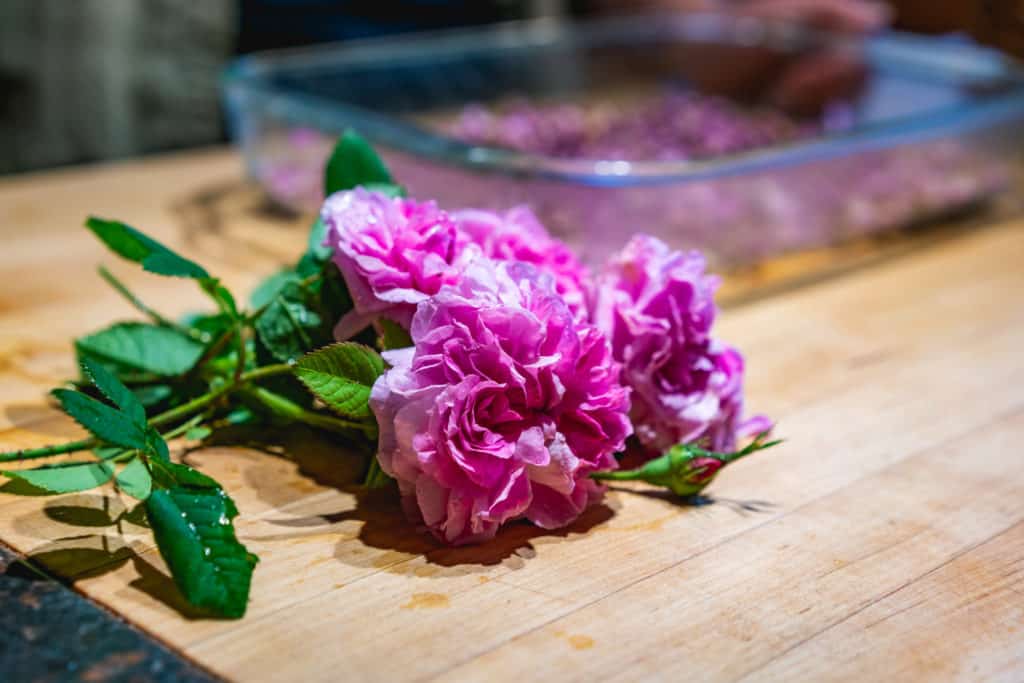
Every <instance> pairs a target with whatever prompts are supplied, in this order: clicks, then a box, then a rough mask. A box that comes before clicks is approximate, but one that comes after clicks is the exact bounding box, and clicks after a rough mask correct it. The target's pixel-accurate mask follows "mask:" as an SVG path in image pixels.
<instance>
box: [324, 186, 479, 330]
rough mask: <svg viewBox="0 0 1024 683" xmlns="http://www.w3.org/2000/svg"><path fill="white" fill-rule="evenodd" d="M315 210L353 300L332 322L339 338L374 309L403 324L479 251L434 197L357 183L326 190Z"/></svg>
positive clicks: (373, 316)
mask: <svg viewBox="0 0 1024 683" xmlns="http://www.w3.org/2000/svg"><path fill="white" fill-rule="evenodd" d="M320 215H321V217H322V218H323V220H324V222H325V223H326V224H327V239H326V242H325V244H326V246H329V247H332V248H333V249H334V262H335V263H336V264H337V266H338V268H339V270H340V271H341V274H342V276H344V278H345V283H346V285H348V290H349V292H350V293H351V295H352V302H353V304H354V307H355V308H354V310H353V311H351V312H350V313H348V314H346V315H345V316H344V317H343V318H342V319H341V321H339V323H338V325H337V327H335V330H334V335H335V337H337V338H338V339H348V338H349V337H351V336H352V335H353V334H355V333H357V332H359V330H361V329H362V328H364V327H365V326H366V325H367V324H369V323H370V322H372V321H373V320H374V319H376V318H377V317H381V316H383V317H385V318H390V319H391V320H394V321H395V322H397V323H398V324H400V325H402V326H403V327H406V328H408V327H409V325H410V323H411V320H412V315H413V313H414V312H415V310H416V304H418V303H419V302H421V301H423V300H425V299H427V298H428V297H430V296H431V295H432V294H435V293H436V292H437V291H438V290H439V289H441V287H442V286H444V285H446V284H451V283H454V282H456V281H457V280H458V279H459V274H460V273H461V272H462V269H463V268H464V267H465V264H466V263H468V262H470V261H471V260H473V259H474V258H476V257H477V256H478V255H479V253H480V252H479V249H478V248H477V247H476V246H475V245H470V244H468V242H467V240H465V239H464V238H462V236H461V233H460V232H459V230H458V228H457V227H456V225H455V222H454V221H453V220H452V219H451V217H450V216H449V215H448V214H447V213H445V212H444V211H441V210H440V209H438V208H437V205H436V204H434V202H422V203H421V202H416V201H414V200H412V199H404V198H400V197H396V198H389V197H386V196H384V195H382V194H378V193H375V192H369V191H367V190H364V189H362V188H356V189H355V190H351V191H345V192H337V193H335V194H333V195H331V196H330V197H328V198H327V200H326V201H325V202H324V205H323V208H322V209H321V211H320Z"/></svg>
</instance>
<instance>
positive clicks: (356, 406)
mask: <svg viewBox="0 0 1024 683" xmlns="http://www.w3.org/2000/svg"><path fill="white" fill-rule="evenodd" d="M293 372H294V373H295V376H296V377H298V378H299V380H300V381H301V382H302V383H303V384H305V385H306V387H307V388H308V389H309V390H310V391H311V392H313V394H314V395H315V396H316V397H317V398H319V399H320V400H321V401H323V402H324V404H325V405H327V407H328V408H330V409H331V410H334V411H335V412H337V413H339V414H340V415H343V416H345V417H350V418H354V419H363V418H367V417H370V415H371V414H372V413H371V412H370V407H369V405H368V403H369V400H370V390H371V389H372V388H373V383H374V382H376V381H377V378H378V377H380V376H381V374H383V372H384V360H383V359H382V358H381V357H380V354H378V353H377V352H376V351H374V350H373V349H371V348H369V347H368V346H363V345H362V344H356V343H355V342H341V343H339V344H332V345H330V346H327V347H325V348H322V349H320V350H319V351H314V352H313V353H308V354H306V355H305V356H303V357H302V358H300V359H299V360H298V363H296V365H295V368H294V370H293Z"/></svg>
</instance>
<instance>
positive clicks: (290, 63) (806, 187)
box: [225, 14, 1024, 267]
mask: <svg viewBox="0 0 1024 683" xmlns="http://www.w3.org/2000/svg"><path fill="white" fill-rule="evenodd" d="M813 60H826V61H827V62H828V63H835V62H836V61H837V60H841V62H842V63H843V64H844V65H846V67H847V68H849V67H850V66H851V65H852V66H853V67H855V70H856V74H857V75H856V79H855V80H856V84H855V85H854V86H852V87H848V88H847V89H846V90H844V91H842V92H838V91H837V92H836V93H831V94H830V93H828V92H827V89H826V92H825V95H824V96H823V99H822V101H821V102H820V103H817V104H818V105H820V107H819V109H818V111H816V112H815V113H814V114H813V116H812V118H811V119H803V120H804V121H806V120H812V121H813V123H814V125H813V126H811V127H810V132H807V133H804V134H801V135H800V136H798V137H797V138H796V139H791V140H788V141H784V142H774V143H771V144H766V145H762V146H758V147H755V148H751V149H742V150H738V151H729V152H726V153H723V154H721V155H717V156H713V157H710V158H708V157H700V158H683V159H680V158H675V159H645V158H639V159H636V158H629V159H623V158H621V156H619V157H612V158H572V157H564V156H546V155H544V154H539V153H536V152H531V151H523V150H516V149H511V148H508V147H498V146H495V145H489V144H487V143H480V142H479V141H476V142H473V141H467V140H466V139H464V138H463V139H460V138H459V137H458V136H457V135H456V134H454V132H453V131H455V132H457V129H458V124H459V121H460V120H463V119H462V118H460V117H463V118H464V117H465V116H466V115H467V112H468V111H470V110H467V109H465V108H466V107H467V106H472V107H479V106H483V107H493V111H494V112H500V111H501V108H502V107H503V106H505V103H507V102H509V101H511V98H518V99H520V100H525V101H527V102H529V103H531V105H534V106H538V107H551V106H558V105H565V104H569V105H570V106H577V107H583V108H586V107H599V106H602V104H603V103H606V102H616V103H619V102H622V101H628V100H630V99H631V98H633V99H638V100H639V99H642V98H644V97H649V96H650V93H652V92H657V91H660V90H661V89H664V88H672V89H673V91H674V92H688V93H697V94H699V96H701V97H708V98H714V99H715V100H716V101H717V100H723V101H726V100H727V101H729V102H736V103H739V104H737V106H742V107H748V108H749V107H762V108H763V107H764V98H765V97H766V95H765V91H766V88H765V84H766V82H767V81H768V80H769V79H770V77H771V75H770V73H769V72H770V71H771V70H772V69H774V70H775V71H776V72H781V71H782V70H784V69H788V68H790V67H791V66H792V65H801V64H802V65H804V66H806V65H807V64H811V63H812V62H813ZM766 65H771V69H769V68H768V67H767V66H766ZM848 80H849V79H848ZM225 89H226V98H227V102H228V106H229V115H230V126H231V130H232V132H233V135H234V137H235V139H236V140H237V141H238V143H239V144H240V146H241V149H242V150H243V153H244V156H245V161H246V164H247V168H248V171H249V173H250V174H251V176H252V177H254V178H256V179H257V180H258V181H259V182H260V183H261V184H262V185H263V186H264V187H265V189H266V191H267V192H268V193H269V195H270V196H271V197H272V198H273V199H275V200H276V201H277V202H279V203H281V204H284V205H286V206H289V207H291V208H294V209H297V210H300V211H312V210H315V209H316V208H317V206H318V204H319V201H320V199H321V197H320V196H319V191H320V190H319V188H320V185H321V173H322V167H323V163H324V160H325V158H326V155H327V154H328V152H329V150H330V147H331V145H332V143H333V141H334V139H335V138H336V136H337V135H338V134H340V133H341V132H343V131H344V130H345V129H346V128H349V127H351V128H354V129H356V130H357V131H358V132H359V133H361V134H362V135H363V136H365V137H366V138H368V139H369V140H370V141H371V142H372V143H373V144H374V146H375V147H376V148H377V149H378V151H379V152H380V153H381V155H382V156H383V157H384V158H385V160H386V162H387V163H388V164H389V166H390V167H391V169H392V171H393V173H394V175H395V177H396V178H397V179H398V181H399V182H401V183H402V184H404V185H405V186H406V187H407V188H408V189H409V191H410V194H411V195H412V196H414V197H418V198H422V199H426V198H430V199H436V200H437V201H438V202H439V203H440V204H441V206H442V207H445V208H461V207H467V206H472V207H481V208H499V209H500V208H508V207H511V206H513V205H516V204H528V205H530V206H531V207H532V208H533V209H534V210H535V211H536V212H537V214H538V215H539V216H540V217H541V219H542V220H543V221H544V222H545V224H546V225H547V226H548V228H549V229H550V230H551V231H552V232H553V233H554V234H556V235H558V236H559V237H561V238H562V239H564V240H566V241H567V242H569V243H570V244H571V245H572V246H574V247H575V248H576V249H577V250H578V251H579V253H580V254H581V256H582V258H583V259H584V260H585V261H587V262H590V263H597V262H599V261H600V260H602V259H603V258H605V257H606V256H607V255H608V254H609V253H611V252H612V251H614V250H615V249H617V248H618V247H619V246H620V245H621V244H622V243H624V242H625V240H626V239H628V237H629V235H631V234H632V233H634V232H637V231H644V232H648V233H651V234H654V235H656V236H659V237H661V238H663V239H665V240H666V241H668V242H669V243H671V244H672V245H674V246H677V247H683V248H697V249H701V250H703V251H705V252H706V253H707V254H708V256H709V259H710V260H711V262H712V264H713V265H715V266H716V267H735V266H743V265H748V264H752V263H757V262H760V261H763V260H765V259H767V258H769V257H773V256H776V255H779V254H786V253H790V252H794V251H800V250H806V249H811V248H817V247H824V246H828V245H833V244H837V243H842V242H844V241H848V240H853V239H856V238H861V237H865V236H871V235H877V234H880V233H883V232H885V231H889V230H892V229H894V228H900V227H904V226H907V225H910V224H918V223H921V222H923V221H930V220H934V219H936V218H937V217H939V216H945V215H949V214H955V213H959V212H963V211H965V210H968V209H971V208H976V207H980V206H984V205H986V204H987V203H988V202H989V201H990V200H991V199H993V198H995V197H997V196H998V195H999V194H1000V193H1002V192H1003V191H1004V190H1006V189H1007V188H1009V187H1011V186H1012V185H1013V175H1014V173H1015V172H1016V165H1015V164H1014V163H1012V162H1013V160H1014V159H1015V158H1019V155H1020V151H1021V146H1022V140H1024V134H1022V132H1021V131H1022V130H1024V129H1022V127H1021V123H1022V121H1024V77H1022V72H1021V69H1020V68H1019V66H1018V65H1017V63H1015V62H1014V61H1012V60H1010V59H1009V58H1006V57H1004V56H1003V55H1001V54H999V53H998V52H994V51H991V50H988V49H984V48H981V47H978V46H976V45H974V44H972V43H970V42H968V41H966V40H965V39H961V38H926V37H920V36H912V35H908V34H897V33H888V34H883V35H878V36H873V37H869V38H865V39H854V38H850V37H843V36H839V35H834V34H827V33H821V32H816V31H813V30H810V29H808V28H805V27H801V26H797V25H794V24H787V23H778V22H770V21H762V20H755V19H752V18H749V17H748V18H740V17H735V16H730V15H721V14H682V15H678V14H677V15H671V16H656V17H652V16H647V17H634V18H630V19H615V20H600V21H593V22H588V23H566V22H563V21H551V20H545V21H533V22H525V23H515V24H505V25H498V26H496V27H492V28H485V29H472V30H459V31H454V32H444V33H439V34H438V33H435V34H422V35H417V36H408V35H407V36H401V37H397V38H385V39H375V40H371V41H363V42H358V43H352V44H345V45H332V46H322V47H314V48H304V49H301V50H291V51H281V52H273V53H265V54H260V55H254V56H247V57H244V58H241V59H239V60H238V61H237V62H235V63H234V64H233V65H232V66H231V67H230V68H229V69H228V71H227V73H226V78H225ZM616 106H618V105H616ZM626 111H629V110H628V109H626ZM680 116H682V114H680ZM794 120H797V119H796V118H795V117H794Z"/></svg>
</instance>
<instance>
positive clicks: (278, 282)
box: [249, 268, 297, 308]
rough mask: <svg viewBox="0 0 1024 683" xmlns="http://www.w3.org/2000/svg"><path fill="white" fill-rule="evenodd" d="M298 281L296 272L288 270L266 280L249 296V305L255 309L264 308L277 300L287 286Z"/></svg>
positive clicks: (280, 271) (278, 272)
mask: <svg viewBox="0 0 1024 683" xmlns="http://www.w3.org/2000/svg"><path fill="white" fill-rule="evenodd" d="M296 279H297V278H296V276H295V271H293V270H290V269H287V268H285V269H284V270H279V271H277V272H276V273H274V274H273V275H271V276H270V277H268V278H264V280H263V281H262V282H260V283H259V284H258V285H256V289H254V290H252V294H250V295H249V305H250V306H252V307H253V308H263V307H264V306H265V305H267V304H269V303H270V302H271V301H273V300H274V299H276V298H277V295H278V294H280V293H281V290H282V289H284V286H285V285H286V284H288V283H289V282H295V280H296Z"/></svg>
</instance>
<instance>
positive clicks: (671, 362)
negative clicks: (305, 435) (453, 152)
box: [322, 189, 768, 544]
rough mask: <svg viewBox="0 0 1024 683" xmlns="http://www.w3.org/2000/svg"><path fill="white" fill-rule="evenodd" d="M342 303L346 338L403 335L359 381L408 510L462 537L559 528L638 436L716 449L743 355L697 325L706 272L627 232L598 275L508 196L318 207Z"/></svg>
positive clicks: (356, 194) (359, 192) (727, 423)
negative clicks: (486, 206)
mask: <svg viewBox="0 0 1024 683" xmlns="http://www.w3.org/2000/svg"><path fill="white" fill-rule="evenodd" d="M322 218H323V220H324V221H325V223H326V225H327V227H328V237H327V245H328V246H330V247H332V248H333V249H334V260H335V263H336V264H337V265H338V267H339V269H340V270H341V273H342V274H343V276H344V278H345V281H346V283H347V285H348V287H349V290H350V292H351V294H352V298H353V302H354V306H355V308H354V310H353V311H352V312H351V313H349V314H347V315H346V316H345V317H344V318H343V319H342V320H341V321H340V322H339V324H338V326H337V327H336V329H335V335H336V336H337V337H338V338H339V339H344V338H348V337H349V336H351V335H352V334H354V333H356V332H358V331H359V330H360V329H362V328H363V327H365V326H366V325H367V324H369V323H370V322H372V321H373V320H375V319H377V318H380V317H384V318H388V319H390V320H392V321H394V322H397V323H398V324H400V325H402V326H403V327H405V328H406V329H408V330H409V332H410V335H411V338H412V342H413V345H412V346H411V347H409V348H406V349H401V350H396V351H390V352H387V353H386V354H385V358H386V359H387V361H388V362H389V363H390V365H391V368H390V369H389V370H388V371H387V372H386V373H385V374H384V375H382V376H381V377H380V379H379V380H378V381H377V383H376V385H375V386H374V388H373V392H372V396H371V406H372V408H373V411H374V413H375V414H376V417H377V420H378V423H379V427H380V441H379V452H378V460H379V462H380V465H381V468H382V469H383V470H384V471H385V472H386V473H387V474H389V475H391V476H392V477H394V478H395V479H396V480H397V481H398V484H399V487H400V489H401V493H402V496H403V501H404V503H405V505H406V507H407V510H408V511H409V513H410V515H411V516H413V517H414V518H416V519H419V520H422V522H423V523H424V524H425V525H426V526H427V527H428V528H429V529H430V531H431V532H432V533H433V534H434V535H435V536H437V537H438V538H440V539H441V540H443V541H445V542H448V543H452V544H462V543H472V542H478V541H482V540H486V539H488V538H491V537H493V536H494V534H495V533H496V532H497V530H498V528H499V527H500V526H501V525H502V524H503V523H505V522H507V521H509V520H513V519H519V518H526V519H528V520H530V521H532V522H533V523H534V524H537V525H538V526H541V527H543V528H549V529H551V528H558V527H562V526H565V525H566V524H568V523H570V522H571V521H573V520H574V519H575V518H576V517H577V516H579V514H580V513H581V512H582V511H583V510H584V509H585V508H586V507H587V506H588V505H589V504H590V503H591V502H593V501H594V500H596V499H597V498H599V497H600V495H601V493H602V489H601V487H600V486H599V485H598V484H597V482H595V481H594V480H593V479H592V478H591V477H590V475H591V474H592V473H594V472H599V471H606V470H610V469H614V468H615V467H616V466H617V464H616V459H615V454H616V453H617V452H619V451H622V450H623V449H624V448H625V442H626V439H627V437H629V436H630V435H631V434H634V433H635V435H636V437H637V439H638V441H639V443H640V444H641V446H642V447H643V448H644V449H646V450H647V451H648V452H650V453H660V452H661V451H663V450H664V449H666V448H668V447H670V446H673V445H675V444H678V443H681V442H701V443H703V444H704V445H706V447H708V448H710V449H712V450H730V449H732V448H733V446H734V445H735V442H736V440H737V438H738V437H742V436H744V435H747V434H753V433H755V432H758V431H763V430H764V429H765V428H767V426H768V424H767V421H766V420H764V418H755V419H753V420H744V419H743V386H742V379H743V361H742V357H741V356H740V355H739V353H738V352H737V351H736V350H735V349H733V348H731V347H728V346H726V345H724V344H721V343H720V342H718V341H716V340H715V339H713V338H712V337H711V336H710V331H711V326H712V323H713V321H714V317H715V312H716V309H715V305H714V301H713V294H714V290H715V286H716V280H715V279H714V278H713V277H710V276H708V275H706V274H705V273H704V261H703V259H702V258H701V257H700V255H699V254H696V253H690V254H683V253H680V252H674V251H671V250H670V249H669V248H668V247H667V246H666V245H665V244H663V243H662V242H660V241H658V240H656V239H654V238H652V237H648V236H644V235H638V236H636V237H634V238H633V240H632V241H631V242H630V243H629V244H628V245H627V246H626V247H625V249H624V250H623V251H622V252H621V254H620V255H619V256H618V257H617V258H615V259H613V260H612V261H611V262H610V263H608V264H607V266H606V267H605V268H604V269H603V270H602V271H601V272H600V273H599V274H597V276H596V277H591V275H590V273H588V271H587V270H586V269H585V268H584V267H583V266H582V265H581V264H580V263H579V261H578V260H577V259H576V257H575V255H574V254H573V253H572V251H571V250H570V249H569V248H568V247H567V246H566V245H565V244H563V243H562V242H560V241H558V240H556V239H554V238H553V237H551V236H550V235H549V234H548V232H547V231H546V230H545V229H544V227H543V226H542V225H541V224H540V222H539V221H538V220H537V218H536V217H535V216H534V215H533V213H532V212H531V211H530V210H529V209H527V208H524V207H520V208H515V209H512V210H511V211H508V212H507V213H505V214H503V215H499V214H495V213H492V212H489V211H479V210H465V211H458V212H453V213H447V212H445V211H443V210H440V209H439V208H438V207H437V206H436V205H435V204H434V203H433V202H417V201H414V200H410V199H403V198H388V197H385V196H384V195H381V194H375V193H372V192H368V191H366V190H363V189H356V190H352V191H345V192H339V193H337V194H335V195H332V196H331V197H329V198H328V199H327V201H326V202H325V203H324V206H323V210H322Z"/></svg>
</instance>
